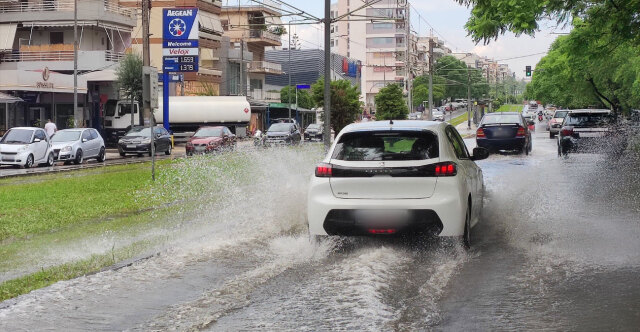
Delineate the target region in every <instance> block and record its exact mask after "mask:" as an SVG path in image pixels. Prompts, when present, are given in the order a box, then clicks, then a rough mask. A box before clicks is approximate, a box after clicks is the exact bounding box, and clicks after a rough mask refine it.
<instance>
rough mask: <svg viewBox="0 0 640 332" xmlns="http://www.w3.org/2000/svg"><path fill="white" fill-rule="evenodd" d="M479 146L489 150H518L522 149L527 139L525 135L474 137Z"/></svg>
mask: <svg viewBox="0 0 640 332" xmlns="http://www.w3.org/2000/svg"><path fill="white" fill-rule="evenodd" d="M476 142H477V144H478V146H479V147H482V148H485V149H489V150H519V149H524V146H525V144H526V143H527V140H526V138H525V137H517V138H495V139H489V138H476Z"/></svg>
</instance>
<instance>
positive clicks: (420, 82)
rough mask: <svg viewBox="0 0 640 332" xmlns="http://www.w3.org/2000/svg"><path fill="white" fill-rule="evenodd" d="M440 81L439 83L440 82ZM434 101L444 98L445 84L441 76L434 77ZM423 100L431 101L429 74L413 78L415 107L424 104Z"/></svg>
mask: <svg viewBox="0 0 640 332" xmlns="http://www.w3.org/2000/svg"><path fill="white" fill-rule="evenodd" d="M438 83H439V84H438ZM432 85H433V101H434V103H437V102H438V101H439V100H442V99H444V92H445V86H444V85H443V84H442V78H441V77H438V76H436V77H434V78H433V84H432ZM423 101H429V76H428V75H422V76H418V77H416V78H415V79H414V80H413V107H417V106H418V105H420V104H422V102H423Z"/></svg>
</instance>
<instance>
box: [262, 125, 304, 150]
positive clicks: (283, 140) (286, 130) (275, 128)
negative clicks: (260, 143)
mask: <svg viewBox="0 0 640 332" xmlns="http://www.w3.org/2000/svg"><path fill="white" fill-rule="evenodd" d="M300 140H301V135H300V129H298V125H297V124H295V123H284V122H281V123H274V124H272V125H271V127H269V130H267V139H266V140H265V145H267V146H268V145H291V144H299V143H300Z"/></svg>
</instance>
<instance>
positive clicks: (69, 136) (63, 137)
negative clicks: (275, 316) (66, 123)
mask: <svg viewBox="0 0 640 332" xmlns="http://www.w3.org/2000/svg"><path fill="white" fill-rule="evenodd" d="M78 139H80V131H78V130H69V131H67V130H61V131H59V132H57V133H56V134H55V135H53V137H51V141H52V142H54V143H57V142H71V141H77V140H78Z"/></svg>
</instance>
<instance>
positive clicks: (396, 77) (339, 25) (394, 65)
mask: <svg viewBox="0 0 640 332" xmlns="http://www.w3.org/2000/svg"><path fill="white" fill-rule="evenodd" d="M367 2H368V1H363V0H338V2H337V3H334V5H333V6H332V14H333V16H334V17H335V18H337V17H341V16H343V15H346V14H347V13H349V11H351V10H355V9H357V8H360V7H362V6H363V5H365V4H366V3H367ZM365 15H366V16H367V17H378V18H385V19H380V20H378V21H373V22H372V21H370V20H369V21H365V20H361V19H362V17H363V16H365ZM408 17H409V8H408V2H407V1H406V0H380V1H378V2H375V3H373V4H372V5H370V6H367V7H366V8H363V9H360V10H358V11H355V12H354V13H351V15H347V16H345V19H352V20H353V21H345V20H342V21H338V22H336V23H334V24H333V25H332V31H333V32H332V34H331V50H332V51H333V52H335V53H337V54H340V55H342V56H346V57H348V58H353V59H357V60H360V61H362V63H364V66H363V69H362V84H361V93H362V96H363V99H364V100H363V101H364V102H365V108H366V110H367V111H371V110H375V102H374V98H375V95H376V94H377V93H378V92H379V91H380V89H381V88H382V87H384V86H385V85H387V84H390V83H398V84H400V85H401V86H403V87H404V88H405V92H406V86H407V81H408V80H409V79H410V73H408V72H407V71H406V67H407V65H406V64H407V62H408V61H407V60H408V59H407V44H408V40H410V38H407V24H408ZM409 46H410V49H412V52H411V53H413V52H414V51H413V50H414V47H412V46H413V45H411V44H409ZM414 55H415V54H414Z"/></svg>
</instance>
